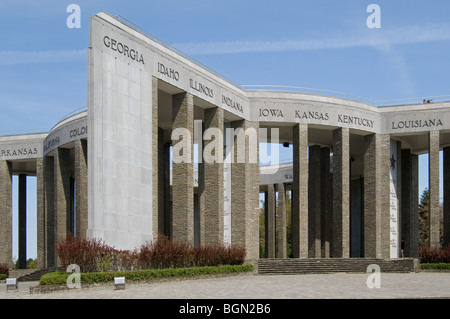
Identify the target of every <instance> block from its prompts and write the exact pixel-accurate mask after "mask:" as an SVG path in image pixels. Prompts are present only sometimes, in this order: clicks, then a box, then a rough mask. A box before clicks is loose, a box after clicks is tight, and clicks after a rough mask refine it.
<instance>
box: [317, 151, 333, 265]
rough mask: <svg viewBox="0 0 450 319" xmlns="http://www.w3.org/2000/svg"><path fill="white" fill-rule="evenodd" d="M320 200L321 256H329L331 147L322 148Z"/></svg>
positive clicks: (331, 186)
mask: <svg viewBox="0 0 450 319" xmlns="http://www.w3.org/2000/svg"><path fill="white" fill-rule="evenodd" d="M320 179H321V182H320V185H321V186H320V194H321V196H320V200H321V217H320V223H321V231H320V234H321V238H322V239H321V251H322V253H321V257H322V258H329V257H330V250H331V232H332V229H333V227H332V226H333V225H332V222H333V216H332V212H333V211H332V205H333V176H332V175H331V172H330V148H329V147H322V148H321V150H320Z"/></svg>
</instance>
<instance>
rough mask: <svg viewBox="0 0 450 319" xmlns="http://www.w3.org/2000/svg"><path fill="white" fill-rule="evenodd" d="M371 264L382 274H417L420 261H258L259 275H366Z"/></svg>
mask: <svg viewBox="0 0 450 319" xmlns="http://www.w3.org/2000/svg"><path fill="white" fill-rule="evenodd" d="M371 264H375V265H378V266H379V267H380V271H381V272H416V271H418V264H419V263H418V260H417V259H413V258H401V259H400V258H399V259H377V258H307V259H299V258H289V259H269V258H264V259H260V260H259V261H258V273H259V274H306V273H337V272H346V273H365V272H367V267H368V266H369V265H371Z"/></svg>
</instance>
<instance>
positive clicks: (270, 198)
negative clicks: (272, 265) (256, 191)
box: [264, 184, 276, 258]
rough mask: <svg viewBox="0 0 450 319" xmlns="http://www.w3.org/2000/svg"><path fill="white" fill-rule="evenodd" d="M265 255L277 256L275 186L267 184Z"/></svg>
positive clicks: (267, 256)
mask: <svg viewBox="0 0 450 319" xmlns="http://www.w3.org/2000/svg"><path fill="white" fill-rule="evenodd" d="M265 206H266V207H265V209H264V211H265V214H264V215H265V216H264V218H265V223H264V226H265V233H266V238H265V239H266V240H265V256H266V258H275V224H276V222H275V206H276V205H275V186H274V185H273V184H268V185H267V192H265Z"/></svg>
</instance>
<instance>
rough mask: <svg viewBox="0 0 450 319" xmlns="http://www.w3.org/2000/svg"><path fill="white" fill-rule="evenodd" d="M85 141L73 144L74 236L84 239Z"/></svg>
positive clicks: (86, 183) (86, 186) (85, 210)
mask: <svg viewBox="0 0 450 319" xmlns="http://www.w3.org/2000/svg"><path fill="white" fill-rule="evenodd" d="M87 165H88V163H87V141H86V140H78V141H76V142H75V183H76V187H75V216H76V227H75V229H76V236H77V237H81V238H86V232H87V229H88V182H87V181H88V176H87V175H88V172H87Z"/></svg>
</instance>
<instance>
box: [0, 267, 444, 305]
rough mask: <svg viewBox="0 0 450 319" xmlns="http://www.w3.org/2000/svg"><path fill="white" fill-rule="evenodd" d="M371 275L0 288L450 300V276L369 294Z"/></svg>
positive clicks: (16, 295)
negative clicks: (123, 288)
mask: <svg viewBox="0 0 450 319" xmlns="http://www.w3.org/2000/svg"><path fill="white" fill-rule="evenodd" d="M368 277H369V274H325V275H324V274H321V275H315V274H310V275H281V276H280V275H278V276H272V275H241V276H233V277H225V278H214V279H196V280H183V281H173V282H163V283H152V284H128V285H127V287H126V289H125V290H114V288H113V286H102V287H94V288H85V289H73V290H71V291H61V292H54V293H47V294H30V293H29V287H30V286H35V285H37V282H21V283H19V290H18V291H6V285H5V283H1V284H0V299H210V298H213V299H309V298H314V299H316V298H320V299H324V298H326V299H329V298H331V299H335V298H339V299H355V298H356V299H366V298H368V299H375V298H450V273H448V272H447V273H437V272H420V273H381V274H380V288H368V286H367V280H368Z"/></svg>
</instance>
